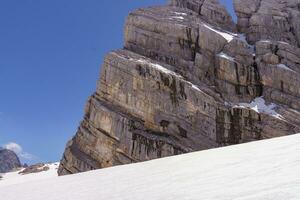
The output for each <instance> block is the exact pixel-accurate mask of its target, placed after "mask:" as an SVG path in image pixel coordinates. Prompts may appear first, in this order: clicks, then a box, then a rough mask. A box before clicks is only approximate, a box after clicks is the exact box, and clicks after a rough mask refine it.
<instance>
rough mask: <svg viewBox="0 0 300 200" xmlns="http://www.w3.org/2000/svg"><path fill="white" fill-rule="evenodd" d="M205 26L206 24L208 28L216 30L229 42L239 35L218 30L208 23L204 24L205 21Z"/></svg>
mask: <svg viewBox="0 0 300 200" xmlns="http://www.w3.org/2000/svg"><path fill="white" fill-rule="evenodd" d="M203 26H205V27H206V28H208V29H210V30H212V31H214V32H215V33H217V34H219V35H221V36H222V37H223V38H225V39H226V40H227V42H231V41H232V40H233V38H234V37H236V36H237V35H236V34H234V33H229V32H222V31H219V30H216V29H214V28H213V27H211V26H209V25H207V24H204V23H203Z"/></svg>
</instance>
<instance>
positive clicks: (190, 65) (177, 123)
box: [59, 0, 300, 175]
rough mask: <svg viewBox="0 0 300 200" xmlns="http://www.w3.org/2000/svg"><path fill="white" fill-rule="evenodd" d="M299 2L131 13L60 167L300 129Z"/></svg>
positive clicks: (183, 4) (207, 1) (209, 0)
mask: <svg viewBox="0 0 300 200" xmlns="http://www.w3.org/2000/svg"><path fill="white" fill-rule="evenodd" d="M299 5H300V3H299V1H298V0H293V1H290V0H254V1H249V0H234V6H235V10H236V13H237V16H238V23H237V25H235V24H234V22H233V20H232V19H231V17H230V14H229V13H228V12H227V11H226V9H225V8H224V7H223V6H222V5H221V4H220V3H219V2H218V1H217V0H171V1H170V4H169V5H168V6H160V7H151V8H145V9H138V10H136V11H133V12H132V13H130V14H129V16H128V18H127V20H126V25H125V34H124V35H125V40H124V41H125V44H124V48H123V49H121V50H116V51H113V52H111V53H109V54H108V55H107V56H106V58H105V61H104V64H103V66H102V73H101V77H100V79H99V81H98V86H97V90H96V92H95V93H94V94H93V95H92V96H91V97H90V98H89V100H88V103H87V105H86V109H85V116H84V119H83V121H82V122H81V125H80V127H79V129H78V131H77V133H76V135H75V137H74V138H73V139H72V140H70V142H68V144H67V147H66V150H65V152H64V156H63V158H62V160H61V163H60V167H59V174H60V175H65V174H72V173H78V172H83V171H88V170H92V169H98V168H105V167H110V166H114V165H121V164H128V163H134V162H139V161H145V160H151V159H155V158H161V157H166V156H171V155H177V154H183V153H188V152H193V151H199V150H204V149H210V148H215V147H220V146H226V145H233V144H239V143H245V142H250V141H255V140H261V139H267V138H273V137H278V136H284V135H289V134H294V133H297V132H300V89H299V88H300V87H299V86H300V48H299V47H300V46H299V44H300V28H299V27H300V24H299V22H300V6H299Z"/></svg>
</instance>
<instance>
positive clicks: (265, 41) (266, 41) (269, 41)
mask: <svg viewBox="0 0 300 200" xmlns="http://www.w3.org/2000/svg"><path fill="white" fill-rule="evenodd" d="M260 42H264V43H271V40H260Z"/></svg>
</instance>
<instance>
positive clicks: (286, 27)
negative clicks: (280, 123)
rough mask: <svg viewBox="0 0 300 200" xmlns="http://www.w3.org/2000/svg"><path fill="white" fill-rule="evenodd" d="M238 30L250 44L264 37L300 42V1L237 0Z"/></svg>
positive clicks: (297, 44)
mask: <svg viewBox="0 0 300 200" xmlns="http://www.w3.org/2000/svg"><path fill="white" fill-rule="evenodd" d="M234 6H235V10H236V13H237V16H238V24H237V26H238V29H239V31H241V32H245V33H247V39H248V41H249V43H250V44H254V43H255V42H257V41H259V40H262V39H271V40H276V41H283V42H287V43H290V44H293V45H295V46H298V47H299V45H300V1H299V0H252V1H248V0H234Z"/></svg>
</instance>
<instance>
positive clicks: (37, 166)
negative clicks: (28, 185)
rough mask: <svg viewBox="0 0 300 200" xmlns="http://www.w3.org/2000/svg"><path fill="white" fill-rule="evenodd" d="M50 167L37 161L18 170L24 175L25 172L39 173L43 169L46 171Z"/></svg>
mask: <svg viewBox="0 0 300 200" xmlns="http://www.w3.org/2000/svg"><path fill="white" fill-rule="evenodd" d="M49 169H50V167H49V166H47V165H46V164H44V163H38V164H34V165H30V166H27V167H25V169H23V170H22V171H20V172H19V174H22V175H26V174H32V173H40V172H44V171H48V170H49Z"/></svg>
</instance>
